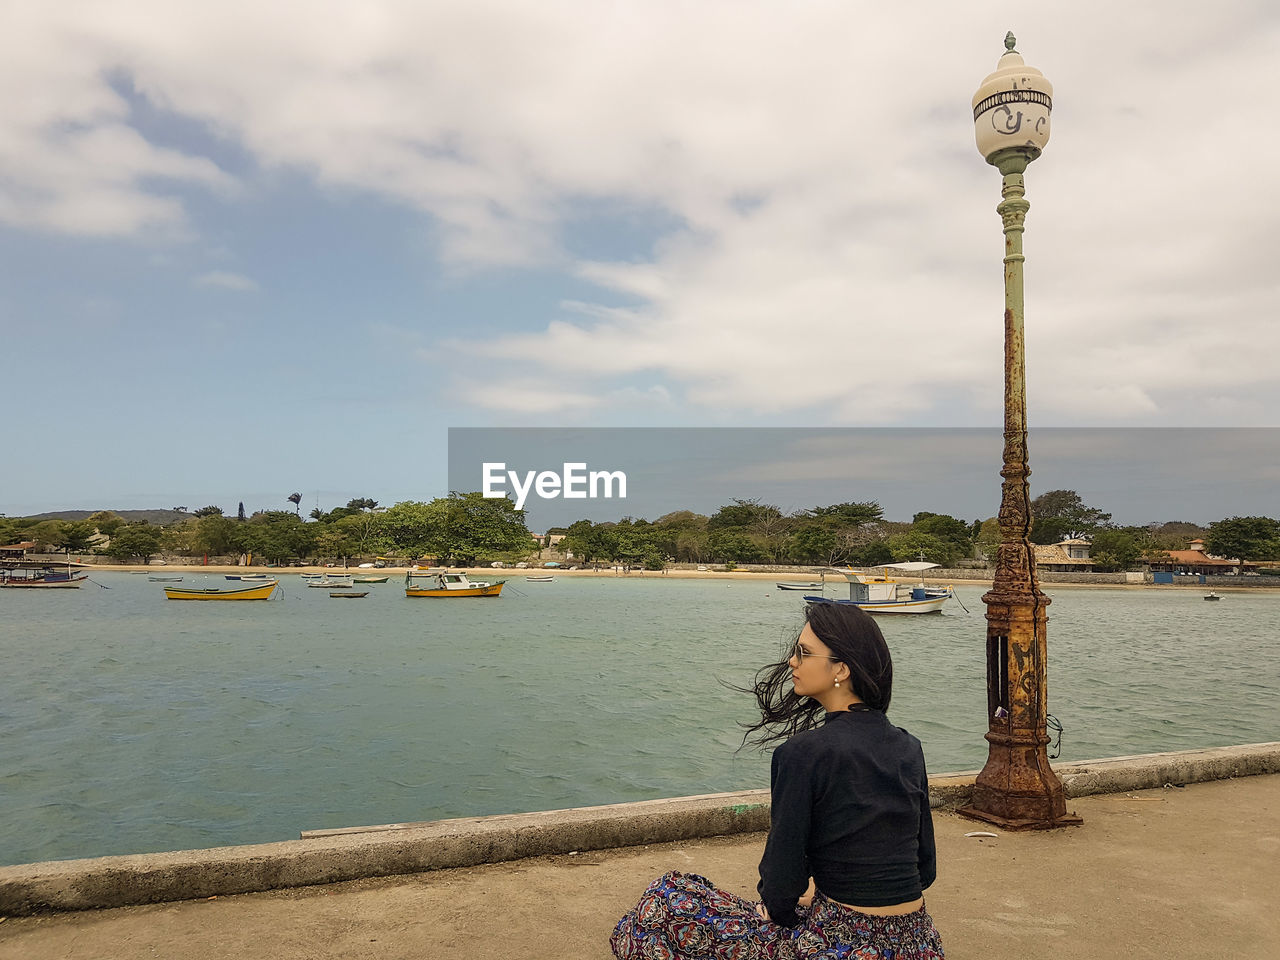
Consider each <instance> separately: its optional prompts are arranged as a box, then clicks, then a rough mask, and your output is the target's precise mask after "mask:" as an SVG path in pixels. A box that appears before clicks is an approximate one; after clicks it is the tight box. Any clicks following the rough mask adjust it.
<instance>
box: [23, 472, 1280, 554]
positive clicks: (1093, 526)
mask: <svg viewBox="0 0 1280 960" xmlns="http://www.w3.org/2000/svg"><path fill="white" fill-rule="evenodd" d="M288 499H289V500H290V502H293V503H296V502H297V501H295V500H293V498H292V497H290V498H288ZM1032 515H1033V518H1034V523H1033V526H1032V530H1031V539H1032V541H1033V542H1035V543H1057V542H1059V541H1061V540H1064V539H1073V538H1074V539H1083V540H1087V541H1089V542H1090V544H1091V550H1090V555H1091V559H1092V560H1093V561H1094V569H1097V570H1103V571H1106V570H1124V569H1129V568H1132V567H1134V566H1137V565H1140V564H1145V563H1153V562H1158V561H1159V560H1161V559H1166V558H1167V556H1168V551H1171V550H1183V549H1186V547H1187V544H1188V542H1189V541H1190V540H1192V539H1195V538H1201V539H1203V540H1204V541H1205V547H1206V551H1207V552H1208V553H1210V554H1213V555H1216V556H1224V557H1232V558H1238V559H1242V560H1250V561H1272V560H1280V521H1277V520H1274V519H1271V518H1269V517H1230V518H1226V519H1223V520H1219V521H1217V522H1215V523H1211V524H1209V526H1207V527H1202V526H1198V525H1196V524H1193V523H1185V522H1169V523H1163V524H1151V525H1147V526H1120V525H1116V524H1113V523H1112V522H1111V514H1110V513H1107V512H1105V511H1103V510H1101V509H1099V508H1097V507H1093V506H1090V505H1088V504H1086V503H1084V502H1083V500H1082V499H1081V497H1080V496H1079V494H1077V493H1076V492H1075V491H1073V490H1051V491H1049V492H1047V493H1044V494H1041V495H1040V496H1038V497H1036V498H1035V500H1033V501H1032ZM242 516H243V519H241V517H242ZM309 521H310V522H307V521H304V520H303V519H302V518H301V517H300V516H299V515H298V513H297V512H296V511H289V510H261V511H258V512H255V513H253V514H251V515H245V513H244V510H243V504H241V505H240V509H239V510H238V511H237V515H236V516H233V517H227V516H224V515H223V511H222V509H221V508H220V507H217V506H212V505H211V506H207V507H202V508H200V509H198V510H194V511H192V512H191V513H190V514H183V515H182V516H181V518H180V519H179V520H178V522H175V523H172V524H167V525H164V526H158V525H153V524H147V523H137V524H128V523H125V522H124V521H123V520H121V518H120V517H118V516H117V515H115V514H113V513H110V512H106V511H104V512H101V513H97V514H94V515H92V516H90V517H89V518H88V519H86V520H80V521H65V520H47V519H46V520H40V521H35V520H26V519H23V518H5V517H0V542H3V543H13V542H17V541H20V540H35V541H37V542H38V543H39V544H41V545H42V546H44V547H46V548H48V549H53V550H57V551H62V550H69V551H71V552H73V553H84V552H89V551H90V550H92V549H93V544H94V538H95V536H96V535H97V534H102V535H103V536H105V537H108V538H110V545H109V546H108V547H107V549H106V552H108V553H109V554H110V555H112V556H114V557H116V558H118V559H120V560H131V559H144V560H145V559H147V558H149V557H151V556H154V555H156V554H158V553H166V554H174V555H178V556H186V557H200V556H206V555H207V556H235V555H239V554H242V553H245V554H253V555H254V557H256V558H261V559H263V560H265V561H268V562H276V563H281V562H287V561H291V560H319V561H330V562H332V561H337V560H341V559H342V558H344V557H370V556H376V555H386V556H392V557H396V558H400V559H418V558H421V557H424V556H428V557H435V558H437V559H438V560H439V561H440V562H442V563H454V564H473V563H477V562H484V563H487V562H491V561H494V560H502V561H514V560H519V559H522V558H525V557H528V556H531V555H532V554H533V553H534V551H535V550H536V549H537V546H539V544H537V542H536V541H535V538H534V537H533V535H532V534H531V533H530V532H529V529H528V527H527V526H526V523H525V518H524V512H523V511H519V510H516V509H515V507H514V505H513V504H512V503H511V501H510V500H507V499H503V498H489V499H487V498H485V497H483V496H482V495H481V494H480V493H478V492H472V493H452V494H450V495H449V496H448V497H437V498H436V499H434V500H430V501H425V502H422V501H404V502H401V503H397V504H395V505H394V506H392V507H386V508H379V506H378V501H376V500H373V499H370V498H368V497H360V498H356V499H353V500H351V501H349V502H348V503H347V505H346V506H345V507H336V508H334V509H333V510H330V511H328V512H325V511H322V510H320V509H318V508H317V509H316V510H313V511H311V514H310V517H309ZM548 533H549V534H555V533H559V534H563V535H564V540H563V541H562V542H561V543H560V549H561V550H563V551H570V552H572V554H573V555H574V557H575V558H577V559H579V560H580V561H582V562H584V563H588V564H601V563H605V564H626V565H629V566H635V567H647V568H650V569H658V568H660V567H661V566H662V565H663V564H665V563H670V562H680V563H717V564H734V565H736V564H801V565H814V566H844V565H850V566H876V565H878V564H882V563H892V562H898V561H903V560H916V559H921V558H923V559H925V560H928V561H930V562H933V563H938V564H940V565H942V566H944V567H951V566H954V565H955V564H956V562H957V561H959V560H961V559H965V558H968V557H972V556H975V554H978V555H986V556H994V552H995V547H996V545H997V544H998V543H999V541H1000V530H999V524H998V523H997V521H996V519H995V518H988V519H986V520H974V521H972V522H968V521H965V520H962V519H960V518H957V517H952V516H948V515H946V514H941V513H933V512H929V511H922V512H920V513H917V514H915V516H913V517H912V519H911V522H909V523H906V522H895V521H889V520H886V519H885V518H884V515H883V511H882V509H881V507H880V505H879V504H878V503H876V502H875V501H848V502H844V503H837V504H831V505H828V506H817V507H811V508H808V509H803V510H797V511H793V512H790V513H785V512H784V511H782V510H781V509H779V508H778V507H777V506H776V505H773V504H768V503H762V502H761V501H760V500H758V499H756V500H747V499H734V500H732V501H730V502H729V503H727V504H725V505H724V506H722V507H720V509H719V510H717V511H716V512H715V513H713V514H711V515H710V516H707V515H703V514H698V513H694V512H693V511H690V510H678V511H675V512H673V513H668V514H666V515H665V516H662V517H659V518H658V519H657V520H654V521H649V520H645V519H636V518H632V517H626V518H624V519H622V520H619V521H615V522H603V523H599V522H593V521H591V520H579V521H577V522H576V523H573V524H571V525H570V526H568V527H563V528H557V529H553V530H551V531H549V532H548ZM548 539H549V537H548ZM975 548H976V549H975Z"/></svg>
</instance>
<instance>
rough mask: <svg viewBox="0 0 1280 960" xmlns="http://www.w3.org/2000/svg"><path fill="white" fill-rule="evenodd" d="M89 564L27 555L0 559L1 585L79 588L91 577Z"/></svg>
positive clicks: (32, 588)
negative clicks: (32, 557) (31, 557)
mask: <svg viewBox="0 0 1280 960" xmlns="http://www.w3.org/2000/svg"><path fill="white" fill-rule="evenodd" d="M86 569H88V565H87V564H83V563H71V562H70V561H66V562H63V561H53V560H32V559H28V558H26V557H22V558H16V557H15V558H11V559H5V560H0V587H11V588H14V589H26V590H68V589H70V590H78V589H79V588H80V581H81V580H87V579H89V575H88V574H87V573H84V572H83V571H84V570H86Z"/></svg>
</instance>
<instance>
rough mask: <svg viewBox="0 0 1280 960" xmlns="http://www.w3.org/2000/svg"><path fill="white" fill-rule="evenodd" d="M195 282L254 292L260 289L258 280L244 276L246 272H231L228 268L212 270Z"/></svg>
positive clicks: (200, 285) (197, 278) (201, 284)
mask: <svg viewBox="0 0 1280 960" xmlns="http://www.w3.org/2000/svg"><path fill="white" fill-rule="evenodd" d="M194 283H195V285H196V286H198V287H218V288H219V289H222V290H239V291H244V292H252V291H255V290H257V289H258V283H257V281H256V280H252V279H250V278H249V277H246V276H244V274H240V273H231V272H229V271H226V270H211V271H209V272H208V273H206V274H203V275H201V276H199V277H196V279H195V281H194Z"/></svg>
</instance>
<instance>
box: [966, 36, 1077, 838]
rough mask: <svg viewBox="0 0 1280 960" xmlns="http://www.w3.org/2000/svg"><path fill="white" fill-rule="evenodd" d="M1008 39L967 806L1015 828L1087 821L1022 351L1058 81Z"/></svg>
mask: <svg viewBox="0 0 1280 960" xmlns="http://www.w3.org/2000/svg"><path fill="white" fill-rule="evenodd" d="M1014 43H1015V41H1014V37H1013V34H1009V35H1008V36H1006V37H1005V48H1006V50H1005V54H1004V56H1002V57H1001V58H1000V63H999V65H998V66H997V67H996V72H995V73H993V74H991V75H990V76H988V77H987V79H986V80H985V81H984V82H983V85H982V86H981V87H980V88H979V89H978V92H977V93H976V94H974V97H973V108H974V110H973V113H974V125H975V132H976V135H977V141H978V149H979V151H980V152H981V153H982V155H983V156H984V157H985V158H986V160H987V162H988V163H990V164H991V165H992V166H994V167H996V169H998V170H999V171H1000V173H1001V175H1002V177H1003V178H1004V184H1003V188H1002V190H1001V201H1000V204H999V205H998V206H997V207H996V212H997V213H999V214H1000V218H1001V220H1002V221H1003V224H1004V237H1005V256H1004V305H1005V309H1004V466H1003V468H1002V469H1001V471H1000V476H1001V477H1002V478H1003V482H1002V484H1001V494H1000V514H999V523H1000V547H999V552H998V553H997V555H996V572H995V578H994V582H993V583H992V585H991V590H990V591H989V592H988V593H986V594H984V595H983V597H982V602H983V603H985V604H986V606H987V651H986V654H987V719H988V723H989V727H988V730H987V733H986V740H987V743H988V745H989V747H988V757H987V763H986V766H984V767H983V768H982V772H981V773H980V774H978V777H977V780H976V781H975V782H974V788H973V798H972V800H971V802H970V804H969V806H967V807H965V808H963V809H962V810H961V811H960V812H961V813H963V814H965V815H967V816H970V817H975V818H977V819H980V820H985V821H987V822H989V823H995V824H999V825H1000V826H1003V827H1005V828H1007V829H1037V828H1038V829H1045V828H1050V827H1059V826H1066V825H1068V824H1075V823H1080V822H1081V821H1080V818H1079V817H1076V816H1075V815H1073V814H1069V813H1067V809H1066V799H1065V795H1064V793H1063V789H1062V781H1061V780H1060V779H1059V778H1058V775H1057V774H1056V773H1054V771H1053V769H1052V768H1051V767H1050V766H1049V757H1048V754H1047V753H1046V747H1047V746H1048V743H1049V736H1048V733H1047V729H1046V728H1047V716H1048V696H1047V690H1046V678H1047V670H1046V662H1047V656H1048V655H1047V643H1046V633H1047V628H1048V613H1047V609H1046V608H1047V607H1048V606H1049V598H1048V597H1046V596H1045V595H1044V594H1043V593H1042V592H1041V591H1040V585H1039V583H1038V582H1037V580H1036V566H1035V554H1034V549H1033V547H1032V545H1031V539H1030V534H1031V520H1032V518H1031V494H1030V489H1029V487H1028V485H1027V477H1028V476H1029V475H1030V473H1031V471H1030V469H1028V466H1027V401H1026V349H1025V343H1024V339H1023V325H1022V308H1023V296H1022V265H1023V260H1024V257H1023V255H1022V234H1023V230H1024V227H1025V222H1026V216H1027V211H1028V210H1029V209H1030V207H1031V204H1029V203H1028V202H1027V200H1026V198H1025V195H1024V194H1025V192H1026V190H1025V184H1024V182H1023V173H1025V172H1026V169H1027V165H1028V164H1029V163H1030V162H1031V161H1032V160H1034V159H1036V157H1038V156H1040V152H1041V150H1043V148H1044V146H1045V144H1046V143H1048V141H1049V113H1050V111H1051V110H1052V106H1053V101H1052V96H1053V87H1052V86H1051V85H1050V84H1049V82H1048V81H1047V80H1046V79H1045V78H1044V76H1043V75H1042V74H1041V73H1040V71H1039V70H1036V69H1034V68H1032V67H1028V66H1026V64H1025V63H1024V62H1023V59H1022V57H1021V56H1020V55H1019V54H1018V52H1017V51H1016V50H1014Z"/></svg>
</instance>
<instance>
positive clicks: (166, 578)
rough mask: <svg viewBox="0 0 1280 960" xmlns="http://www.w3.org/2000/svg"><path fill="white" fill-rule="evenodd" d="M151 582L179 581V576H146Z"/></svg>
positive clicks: (180, 580)
mask: <svg viewBox="0 0 1280 960" xmlns="http://www.w3.org/2000/svg"><path fill="white" fill-rule="evenodd" d="M147 579H148V580H150V581H151V582H152V583H181V582H182V578H181V577H147Z"/></svg>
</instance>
